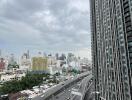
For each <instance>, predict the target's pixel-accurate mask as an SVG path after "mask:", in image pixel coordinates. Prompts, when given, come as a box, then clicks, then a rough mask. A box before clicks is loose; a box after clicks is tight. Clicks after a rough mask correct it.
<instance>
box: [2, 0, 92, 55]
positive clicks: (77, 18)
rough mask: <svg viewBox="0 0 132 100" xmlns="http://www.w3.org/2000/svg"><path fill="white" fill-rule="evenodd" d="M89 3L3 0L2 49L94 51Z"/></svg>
mask: <svg viewBox="0 0 132 100" xmlns="http://www.w3.org/2000/svg"><path fill="white" fill-rule="evenodd" d="M88 5H89V0H83V1H81V0H77V1H76V0H72V1H71V0H63V1H61V0H43V2H42V1H41V0H37V1H36V0H28V1H27V0H19V1H17V0H11V1H10V0H1V1H0V33H1V36H0V48H1V49H5V51H8V52H15V53H19V52H21V51H23V49H26V50H27V49H28V50H44V51H46V52H48V51H67V49H70V50H73V51H74V49H85V48H88V49H89V50H90V48H91V42H90V24H89V22H90V9H89V6H88Z"/></svg>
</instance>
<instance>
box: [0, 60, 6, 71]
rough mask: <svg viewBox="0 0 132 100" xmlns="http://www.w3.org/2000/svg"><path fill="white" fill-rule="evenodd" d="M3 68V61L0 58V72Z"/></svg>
mask: <svg viewBox="0 0 132 100" xmlns="http://www.w3.org/2000/svg"><path fill="white" fill-rule="evenodd" d="M4 69H5V62H4V58H0V72H1V71H3V70H4Z"/></svg>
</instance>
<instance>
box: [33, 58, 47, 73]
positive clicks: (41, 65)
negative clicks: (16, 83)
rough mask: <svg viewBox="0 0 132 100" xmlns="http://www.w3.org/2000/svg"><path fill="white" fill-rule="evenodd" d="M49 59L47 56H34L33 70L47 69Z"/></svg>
mask: <svg viewBox="0 0 132 100" xmlns="http://www.w3.org/2000/svg"><path fill="white" fill-rule="evenodd" d="M47 63H48V60H47V58H45V57H33V58H32V70H33V71H47V67H48V65H47Z"/></svg>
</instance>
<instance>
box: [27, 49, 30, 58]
mask: <svg viewBox="0 0 132 100" xmlns="http://www.w3.org/2000/svg"><path fill="white" fill-rule="evenodd" d="M27 58H28V59H29V58H30V55H29V50H28V51H27Z"/></svg>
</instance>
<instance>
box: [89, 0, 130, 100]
mask: <svg viewBox="0 0 132 100" xmlns="http://www.w3.org/2000/svg"><path fill="white" fill-rule="evenodd" d="M90 3H91V26H92V27H91V30H92V35H91V36H92V60H93V75H94V82H95V90H96V91H98V92H99V93H100V96H101V97H103V98H105V99H106V100H131V99H132V0H90ZM95 97H96V99H95V100H99V99H98V98H99V96H95Z"/></svg>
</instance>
